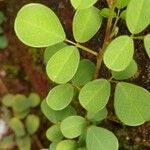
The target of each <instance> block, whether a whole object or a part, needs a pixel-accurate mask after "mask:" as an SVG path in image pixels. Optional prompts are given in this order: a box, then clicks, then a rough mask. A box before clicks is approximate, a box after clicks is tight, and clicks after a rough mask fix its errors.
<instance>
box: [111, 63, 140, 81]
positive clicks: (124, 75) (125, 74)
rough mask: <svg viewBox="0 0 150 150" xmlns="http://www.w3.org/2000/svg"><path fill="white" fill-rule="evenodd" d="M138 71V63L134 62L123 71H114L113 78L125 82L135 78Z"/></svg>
mask: <svg viewBox="0 0 150 150" xmlns="http://www.w3.org/2000/svg"><path fill="white" fill-rule="evenodd" d="M137 71H138V67H137V63H136V62H135V60H132V61H131V63H130V64H129V66H128V67H127V68H126V69H125V70H123V71H119V72H116V71H112V76H113V78H115V79H116V80H124V79H129V78H131V77H133V76H134V75H135V74H136V73H137Z"/></svg>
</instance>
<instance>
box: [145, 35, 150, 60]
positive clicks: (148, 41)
mask: <svg viewBox="0 0 150 150" xmlns="http://www.w3.org/2000/svg"><path fill="white" fill-rule="evenodd" d="M144 47H145V49H146V52H147V55H148V57H149V58H150V34H148V35H146V36H145V37H144Z"/></svg>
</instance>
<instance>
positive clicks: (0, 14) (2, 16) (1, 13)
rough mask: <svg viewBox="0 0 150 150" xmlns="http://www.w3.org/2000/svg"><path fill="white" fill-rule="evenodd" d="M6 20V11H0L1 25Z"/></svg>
mask: <svg viewBox="0 0 150 150" xmlns="http://www.w3.org/2000/svg"><path fill="white" fill-rule="evenodd" d="M4 20H5V16H4V13H3V12H2V11H0V25H1V24H2V23H3V21H4Z"/></svg>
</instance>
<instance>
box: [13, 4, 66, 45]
mask: <svg viewBox="0 0 150 150" xmlns="http://www.w3.org/2000/svg"><path fill="white" fill-rule="evenodd" d="M33 12H34V13H33ZM15 31H16V34H17V36H18V38H19V39H20V40H21V41H22V42H23V43H25V44H27V45H30V46H32V47H46V46H50V45H53V44H57V43H60V42H63V41H64V39H65V33H64V30H63V27H62V25H61V23H60V21H59V19H58V18H57V16H56V15H55V14H54V13H53V11H51V9H49V8H48V7H46V6H44V5H42V4H38V3H31V4H28V5H25V6H24V7H22V8H21V9H20V11H19V12H18V14H17V17H16V20H15ZM30 35H32V36H30Z"/></svg>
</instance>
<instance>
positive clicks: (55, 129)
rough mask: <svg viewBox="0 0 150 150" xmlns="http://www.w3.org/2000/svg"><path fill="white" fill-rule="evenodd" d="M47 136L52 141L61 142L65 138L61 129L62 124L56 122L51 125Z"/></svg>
mask: <svg viewBox="0 0 150 150" xmlns="http://www.w3.org/2000/svg"><path fill="white" fill-rule="evenodd" d="M46 137H47V138H48V139H49V140H50V141H52V142H59V141H61V140H62V139H63V135H62V133H61V131H60V125H59V124H56V125H53V126H51V127H50V128H49V129H48V130H47V131H46Z"/></svg>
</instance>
